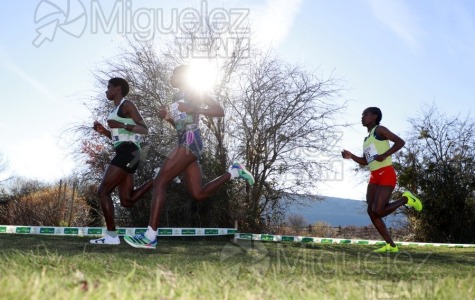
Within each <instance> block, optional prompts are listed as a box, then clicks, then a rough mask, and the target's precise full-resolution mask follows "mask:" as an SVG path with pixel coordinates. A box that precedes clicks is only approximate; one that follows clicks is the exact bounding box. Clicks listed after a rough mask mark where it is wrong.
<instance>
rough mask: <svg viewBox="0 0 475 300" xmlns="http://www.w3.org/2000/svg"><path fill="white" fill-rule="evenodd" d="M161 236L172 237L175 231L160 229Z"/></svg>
mask: <svg viewBox="0 0 475 300" xmlns="http://www.w3.org/2000/svg"><path fill="white" fill-rule="evenodd" d="M158 234H159V235H172V234H173V229H169V228H167V229H159V230H158Z"/></svg>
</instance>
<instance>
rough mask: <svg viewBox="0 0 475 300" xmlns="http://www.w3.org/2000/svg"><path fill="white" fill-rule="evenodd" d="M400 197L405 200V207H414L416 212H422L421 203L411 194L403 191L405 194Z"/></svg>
mask: <svg viewBox="0 0 475 300" xmlns="http://www.w3.org/2000/svg"><path fill="white" fill-rule="evenodd" d="M402 196H403V197H406V198H407V204H406V205H407V206H411V207H414V209H415V210H417V211H421V210H422V202H421V200H419V198H417V197H416V196H414V195H413V194H412V193H411V192H409V191H405V192H404V193H403V194H402Z"/></svg>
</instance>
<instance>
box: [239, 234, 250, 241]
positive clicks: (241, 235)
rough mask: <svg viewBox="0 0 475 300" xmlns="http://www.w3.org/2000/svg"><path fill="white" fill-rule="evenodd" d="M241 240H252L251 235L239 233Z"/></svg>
mask: <svg viewBox="0 0 475 300" xmlns="http://www.w3.org/2000/svg"><path fill="white" fill-rule="evenodd" d="M239 237H240V238H241V239H246V240H252V234H251V233H241V234H240V235H239Z"/></svg>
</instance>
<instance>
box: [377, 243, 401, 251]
mask: <svg viewBox="0 0 475 300" xmlns="http://www.w3.org/2000/svg"><path fill="white" fill-rule="evenodd" d="M373 252H377V253H386V252H399V249H398V247H397V246H394V247H393V246H391V245H390V244H386V245H384V246H383V247H381V248H378V249H376V250H373Z"/></svg>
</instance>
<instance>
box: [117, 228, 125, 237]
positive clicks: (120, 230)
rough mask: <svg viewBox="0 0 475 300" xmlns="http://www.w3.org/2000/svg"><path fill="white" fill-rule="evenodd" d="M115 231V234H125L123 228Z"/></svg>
mask: <svg viewBox="0 0 475 300" xmlns="http://www.w3.org/2000/svg"><path fill="white" fill-rule="evenodd" d="M116 231H117V234H121V235H124V234H125V228H119V229H117V230H116Z"/></svg>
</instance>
